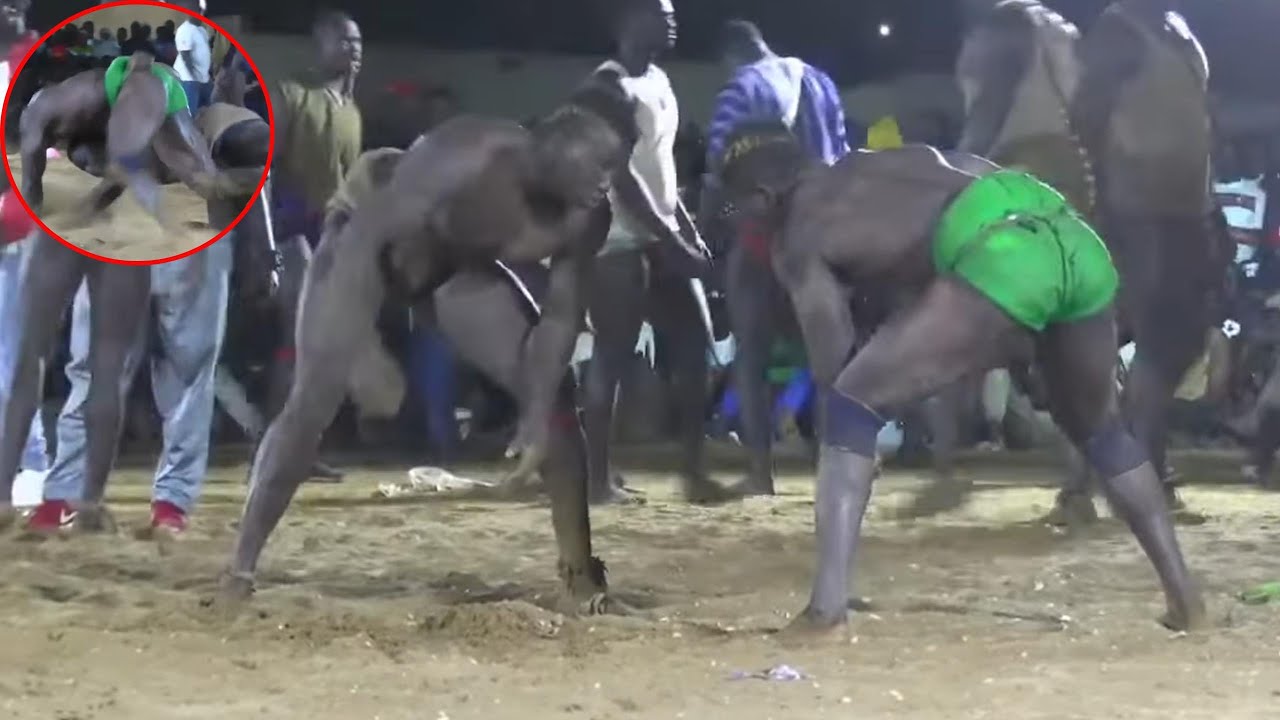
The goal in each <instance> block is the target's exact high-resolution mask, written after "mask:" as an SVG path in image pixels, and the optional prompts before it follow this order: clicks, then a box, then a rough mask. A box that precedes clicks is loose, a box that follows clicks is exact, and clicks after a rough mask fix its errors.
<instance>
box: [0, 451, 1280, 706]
mask: <svg viewBox="0 0 1280 720" xmlns="http://www.w3.org/2000/svg"><path fill="white" fill-rule="evenodd" d="M147 464H148V465H149V462H148V463H147ZM720 465H721V467H722V468H726V470H725V471H724V472H722V473H721V474H720V476H721V478H722V479H725V478H727V477H728V472H727V468H728V467H733V466H730V465H727V464H724V463H720ZM135 467H136V468H138V469H134V470H123V471H121V472H119V473H118V474H117V477H116V479H115V484H114V485H113V487H112V489H111V497H112V501H113V503H114V507H115V508H116V510H117V518H118V519H119V520H120V521H121V524H122V529H121V531H120V532H119V534H118V535H116V536H108V537H102V536H98V537H90V536H75V537H71V538H68V539H65V540H54V541H47V542H43V543H33V542H30V541H21V540H18V539H15V538H13V537H5V538H3V539H0V549H2V551H3V552H4V555H5V557H6V558H7V560H6V562H5V563H4V566H3V567H4V574H3V579H0V717H4V718H8V719H11V720H50V719H51V718H61V719H63V720H73V719H74V720H109V719H114V718H121V719H125V718H128V719H129V720H173V719H174V718H210V719H212V718H219V719H221V718H232V717H237V718H240V717H260V718H271V719H272V720H291V719H293V718H298V719H299V720H302V719H304V718H305V719H308V720H312V719H327V718H334V719H341V720H354V719H364V720H410V719H412V720H422V719H425V720H445V719H446V718H448V719H452V720H464V719H475V720H481V719H483V720H500V719H504V718H512V719H513V720H516V719H519V720H542V719H544V718H546V719H550V718H557V719H579V718H580V719H583V720H588V719H592V720H605V719H616V720H625V719H630V718H655V719H656V718H664V719H666V720H673V719H676V718H688V720H698V719H708V720H709V719H712V718H735V720H755V719H757V718H758V719H760V720H766V719H769V718H772V719H774V720H785V719H788V718H795V719H797V720H811V719H813V718H822V717H830V718H925V719H930V720H933V719H938V720H942V719H944V718H946V719H949V720H954V719H957V718H996V719H1000V720H1012V719H1015V718H1016V719H1017V720H1035V719H1040V718H1045V719H1048V718H1053V719H1059V718H1063V719H1065V718H1080V719H1086V718H1087V719H1089V720H1098V719H1099V718H1161V719H1162V720H1167V719H1169V718H1188V719H1190V718H1205V719H1206V720H1207V719H1209V718H1213V719H1215V720H1220V719H1230V720H1247V719H1250V718H1257V719H1259V720H1261V719H1262V718H1272V719H1274V718H1276V717H1278V715H1277V713H1278V712H1280V607H1276V606H1262V607H1248V606H1245V605H1242V604H1241V603H1240V602H1239V601H1237V600H1236V599H1235V598H1234V595H1235V594H1236V593H1237V592H1239V591H1240V590H1242V589H1244V588H1246V587H1250V586H1253V585H1256V584H1258V583H1262V582H1266V581H1273V580H1280V497H1277V496H1276V495H1274V494H1271V495H1268V494H1265V493H1263V492H1260V491H1256V490H1252V489H1248V488H1245V487H1242V486H1238V485H1231V484H1225V483H1226V479H1227V478H1229V477H1231V475H1232V472H1233V469H1234V466H1233V465H1229V464H1228V463H1226V462H1225V461H1216V462H1209V463H1207V464H1206V465H1205V467H1204V468H1202V469H1197V470H1195V471H1194V472H1192V473H1191V475H1192V476H1194V477H1200V478H1202V479H1208V480H1212V479H1214V478H1215V477H1216V478H1222V479H1223V481H1224V484H1208V485H1200V486H1197V487H1194V488H1191V489H1189V490H1187V492H1186V494H1185V496H1186V499H1187V501H1188V502H1189V504H1190V505H1191V506H1192V507H1193V508H1194V509H1196V510H1199V511H1200V512H1202V513H1203V517H1202V518H1200V519H1198V520H1192V521H1189V522H1185V523H1184V524H1182V525H1181V526H1180V528H1181V533H1182V539H1183V542H1184V544H1185V547H1186V549H1187V552H1188V555H1189V558H1190V561H1191V563H1192V565H1193V567H1194V568H1195V570H1196V571H1197V573H1198V574H1199V575H1200V577H1201V578H1202V579H1203V581H1204V584H1205V587H1206V591H1207V595H1208V599H1209V602H1210V605H1211V615H1212V618H1213V620H1214V624H1215V627H1214V628H1213V629H1212V630H1210V631H1207V632H1204V633H1200V634H1195V635H1191V636H1178V635H1175V634H1172V633H1169V632H1167V631H1165V630H1163V629H1162V628H1160V627H1159V626H1158V625H1157V624H1156V623H1155V621H1154V618H1155V617H1156V615H1157V614H1158V612H1159V611H1160V610H1161V603H1160V600H1159V594H1158V590H1157V583H1156V579H1155V577H1154V573H1153V572H1152V571H1150V570H1149V568H1148V567H1147V564H1146V562H1145V560H1143V558H1142V557H1141V556H1140V554H1139V552H1138V549H1137V547H1136V544H1135V543H1134V542H1133V541H1132V540H1131V539H1130V537H1129V536H1128V535H1127V533H1126V532H1125V531H1123V529H1122V528H1121V527H1119V526H1118V524H1117V523H1116V522H1114V521H1111V520H1107V521H1105V522H1104V523H1103V524H1102V525H1101V527H1100V528H1098V530H1097V531H1096V532H1093V533H1090V534H1088V535H1086V536H1080V537H1068V536H1065V535H1063V534H1061V533H1058V532H1055V531H1053V530H1051V529H1050V528H1047V527H1045V526H1044V525H1042V524H1040V523H1038V522H1036V518H1037V517H1039V516H1040V514H1042V513H1043V512H1044V511H1045V510H1046V508H1047V507H1048V506H1049V504H1050V503H1051V500H1052V490H1051V483H1052V481H1053V475H1052V468H1051V466H1050V465H1049V464H1048V463H1039V464H1036V463H1035V462H1030V461H1028V460H1026V459H998V460H980V461H978V464H973V463H971V464H969V465H967V466H965V469H964V472H965V473H967V474H968V475H970V476H971V477H973V478H974V479H976V480H978V481H979V482H980V486H979V491H978V492H977V494H976V495H975V496H974V499H973V501H972V503H971V504H969V505H968V506H966V507H965V508H963V509H962V510H959V511H957V512H953V513H949V514H946V515H943V516H939V517H936V518H932V519H928V520H922V521H914V522H909V523H903V522H900V521H898V520H895V519H893V510H894V508H895V507H898V506H901V505H902V504H904V503H905V501H906V499H907V497H908V493H909V492H911V491H912V490H914V489H915V488H918V487H919V486H920V483H921V479H922V476H921V475H920V474H918V473H911V472H904V471H890V472H889V473H888V474H887V476H886V477H885V478H884V480H883V481H882V482H881V483H880V484H879V486H878V488H877V492H876V495H875V498H874V501H873V508H872V511H871V516H870V519H869V522H868V525H867V529H866V534H867V536H868V540H867V542H866V545H865V551H864V553H863V554H862V557H861V559H860V562H859V568H858V581H859V585H858V587H859V592H860V594H862V595H866V596H868V597H869V598H870V599H871V601H872V603H873V611H872V612H868V613H863V614H861V615H859V616H857V617H856V619H855V620H854V622H853V625H852V628H851V633H852V641H851V642H847V643H844V642H841V643H835V644H828V645H821V646H809V647H793V646H789V645H786V644H783V643H780V642H779V640H778V639H776V638H773V637H770V635H769V631H770V630H771V629H773V628H777V627H779V626H781V625H782V624H784V623H785V622H786V619H787V618H786V613H788V612H794V611H797V610H799V609H800V608H801V606H802V605H803V603H804V600H805V597H806V593H807V582H808V579H809V574H810V562H811V556H810V552H811V549H812V546H813V541H812V537H811V528H812V514H813V507H812V500H811V491H810V480H809V476H808V473H806V472H796V473H791V474H788V475H786V476H785V478H784V482H783V484H782V489H783V491H784V494H783V495H782V496H781V497H780V498H778V499H776V500H768V501H752V502H747V503H744V504H735V505H729V506H726V507H720V508H698V507H690V506H687V505H684V504H682V503H680V502H678V501H677V500H676V498H674V497H673V495H672V487H673V483H672V479H671V477H670V475H669V474H668V473H662V472H659V473H655V472H640V471H638V470H634V469H633V470H632V471H631V472H630V473H629V478H630V480H631V481H632V482H633V483H635V484H636V485H638V486H640V487H642V488H643V489H645V490H646V491H647V493H648V494H647V503H646V504H644V505H641V506H633V507H619V508H606V509H601V510H596V511H595V512H594V514H593V519H594V524H595V530H596V538H597V550H598V552H599V553H600V554H601V555H602V556H603V558H604V559H605V561H606V562H607V563H609V569H610V572H611V579H612V581H613V587H614V589H615V591H616V592H617V594H618V595H619V596H620V597H621V598H623V599H624V600H626V601H628V602H630V603H631V604H632V605H634V606H637V607H639V608H641V609H642V610H643V611H644V614H643V615H642V616H640V617H634V618H591V619H584V620H569V619H565V618H563V617H560V616H558V615H555V614H553V613H551V612H548V611H546V610H544V609H542V608H541V607H540V606H539V603H540V602H545V601H544V600H543V598H544V596H545V594H546V593H549V592H552V591H553V590H554V589H555V583H554V580H553V571H554V561H555V553H554V546H553V543H552V536H551V528H550V522H549V514H548V510H547V508H546V507H545V505H544V504H542V503H538V502H531V503H501V502H490V501H483V500H478V499H456V498H455V499H439V498H436V499H414V500H410V501H388V500H379V499H373V498H372V497H371V496H372V494H373V490H374V487H375V485H376V483H377V482H379V481H387V480H393V481H395V480H402V479H403V477H404V473H403V470H402V469H394V470H391V469H388V470H377V469H370V470H361V469H358V468H355V469H354V472H353V473H352V475H351V476H350V478H351V479H350V481H349V482H348V483H346V484H345V485H342V486H336V487H333V486H331V487H325V486H308V487H306V488H304V490H303V491H302V492H301V493H300V495H299V497H298V499H297V500H296V501H295V503H294V505H293V507H292V509H291V512H290V513H289V514H288V515H286V517H285V520H284V521H283V523H282V526H281V528H280V530H279V531H278V532H277V534H276V535H275V537H274V538H273V542H272V543H271V544H270V545H269V546H268V549H267V553H266V555H265V557H264V561H263V565H262V569H261V573H260V588H261V589H260V591H259V593H258V595H257V596H256V597H255V599H254V601H253V605H252V610H251V611H250V612H247V613H246V614H245V615H244V616H242V617H240V618H239V619H237V620H235V621H231V622H227V621H223V620H218V619H216V618H214V617H212V616H211V614H210V613H209V612H208V611H206V610H204V609H203V608H202V607H201V603H200V600H201V598H202V597H206V596H208V594H209V593H210V591H211V590H212V588H213V587H214V580H215V576H216V574H217V573H218V571H219V570H220V569H221V567H222V566H223V563H224V562H225V560H226V558H227V554H228V552H229V551H230V547H231V543H232V541H233V537H234V536H233V533H234V523H235V521H236V519H237V517H238V514H239V511H240V506H241V502H242V497H243V490H242V487H241V485H240V480H241V479H242V478H243V476H244V468H243V467H227V468H222V469H215V470H213V471H211V473H210V478H209V483H210V484H209V485H208V487H207V494H206V498H205V501H204V503H203V505H202V506H201V509H200V513H199V515H198V516H197V518H196V520H195V524H194V527H193V530H192V532H191V533H190V536H189V537H188V538H186V539H185V540H184V541H183V542H181V543H179V544H177V545H176V546H175V547H174V548H172V550H171V551H170V552H169V553H168V554H161V553H160V552H158V548H157V547H156V546H155V545H152V544H149V543H146V542H142V541H139V540H136V539H134V538H133V537H132V536H131V535H130V532H129V529H128V526H129V525H131V524H132V525H136V524H138V523H141V522H143V521H144V519H145V513H146V506H145V501H146V499H147V496H148V491H149V490H148V487H147V485H146V484H145V483H146V481H147V478H149V472H150V471H149V470H146V469H142V465H135ZM1184 469H1186V468H1185V467H1184ZM480 472H482V471H478V472H477V475H478V476H482V475H480ZM782 663H785V664H788V665H791V666H793V667H795V668H797V669H799V670H801V671H803V672H805V673H807V674H809V675H810V676H811V677H810V678H809V679H806V680H801V681H797V682H766V681H761V680H740V681H734V680H731V679H730V677H731V674H732V673H734V672H735V671H738V670H745V671H754V670H761V669H764V668H768V667H771V666H774V665H778V664H782Z"/></svg>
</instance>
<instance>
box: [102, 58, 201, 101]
mask: <svg viewBox="0 0 1280 720" xmlns="http://www.w3.org/2000/svg"><path fill="white" fill-rule="evenodd" d="M129 59H130V58H128V57H118V58H116V59H115V60H112V61H111V65H109V66H108V67H107V76H106V78H104V79H105V81H106V86H107V104H108V105H109V106H111V107H115V106H116V99H117V98H119V97H120V88H122V87H124V79H125V76H127V75H128V74H129ZM151 74H152V75H155V76H156V77H158V78H160V82H162V83H164V93H165V98H166V101H167V104H166V106H165V109H164V114H165V115H172V114H174V113H176V112H178V111H179V110H186V109H187V93H186V91H185V90H183V89H182V82H181V81H179V80H178V76H177V74H175V73H174V71H173V68H170V67H169V66H168V65H164V64H162V63H159V62H155V63H152V65H151Z"/></svg>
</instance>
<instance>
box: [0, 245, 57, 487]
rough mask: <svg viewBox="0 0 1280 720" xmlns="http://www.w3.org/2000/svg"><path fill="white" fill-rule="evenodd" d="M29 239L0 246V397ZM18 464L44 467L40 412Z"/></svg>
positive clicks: (5, 388)
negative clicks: (20, 462) (20, 461)
mask: <svg viewBox="0 0 1280 720" xmlns="http://www.w3.org/2000/svg"><path fill="white" fill-rule="evenodd" d="M31 242H32V239H31V238H27V239H26V240H21V241H19V242H15V243H10V244H8V245H5V246H3V247H0V398H3V397H4V396H6V395H8V394H9V381H10V379H11V378H12V376H13V366H14V364H15V363H16V362H17V360H18V341H19V337H20V335H21V333H22V322H21V320H22V318H23V317H24V316H25V315H26V313H25V312H24V311H23V308H22V305H21V302H22V267H23V264H24V258H25V256H26V255H27V254H29V253H30V248H31ZM22 467H23V468H25V469H27V470H46V469H48V467H49V455H48V453H47V452H46V449H45V442H44V425H43V424H42V423H41V422H40V413H39V412H36V416H35V417H34V418H33V419H32V420H31V430H30V431H29V432H28V434H27V445H26V447H25V448H23V451H22Z"/></svg>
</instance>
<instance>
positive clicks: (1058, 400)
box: [1038, 311, 1206, 630]
mask: <svg viewBox="0 0 1280 720" xmlns="http://www.w3.org/2000/svg"><path fill="white" fill-rule="evenodd" d="M1115 333H1116V331H1115V322H1114V315H1113V314H1112V313H1111V312H1110V311H1106V312H1103V313H1100V314H1098V315H1096V316H1094V317H1091V318H1088V319H1085V320H1081V321H1079V322H1074V323H1064V324H1060V325H1055V326H1051V327H1050V328H1049V329H1047V330H1046V331H1045V333H1044V334H1043V336H1042V338H1041V341H1040V345H1039V352H1038V355H1039V362H1040V365H1041V367H1042V368H1043V369H1044V373H1045V380H1046V382H1047V385H1048V390H1049V397H1050V405H1051V407H1052V408H1053V415H1054V418H1055V420H1056V421H1057V422H1058V424H1059V425H1060V426H1061V427H1062V429H1063V431H1064V432H1065V433H1066V434H1067V436H1068V437H1070V438H1071V439H1072V441H1073V442H1075V443H1076V445H1077V446H1078V447H1079V448H1080V451H1081V453H1082V454H1083V455H1084V457H1085V458H1086V459H1087V460H1088V461H1089V464H1090V465H1091V466H1092V467H1093V468H1094V469H1095V470H1097V472H1098V474H1099V475H1100V476H1101V477H1102V478H1103V486H1104V488H1105V489H1106V492H1107V498H1108V500H1109V501H1110V502H1111V506H1112V507H1113V508H1114V509H1115V511H1116V514H1117V515H1118V516H1119V517H1120V518H1121V519H1122V520H1124V521H1125V523H1126V524H1128V526H1129V528H1130V530H1132V531H1133V534H1134V535H1135V536H1136V537H1137V539H1138V543H1139V544H1140V545H1141V546H1142V549H1143V551H1144V552H1146V554H1147V557H1148V558H1149V559H1150V561H1151V563H1152V565H1154V566H1155V569H1156V572H1157V573H1158V574H1159V576H1160V583H1161V585H1162V586H1163V587H1164V594H1165V601H1166V603H1167V605H1168V612H1167V613H1166V615H1165V616H1164V617H1163V618H1162V619H1161V621H1162V622H1163V623H1164V624H1165V625H1167V626H1168V627H1170V628H1172V629H1175V630H1187V629H1194V628H1197V627H1199V626H1201V625H1202V624H1203V623H1204V622H1205V619H1206V618H1205V607H1204V599H1203V597H1202V596H1201V595H1200V591H1199V588H1197V587H1196V585H1195V583H1194V582H1193V581H1192V579H1191V575H1190V573H1189V572H1188V571H1187V567H1186V563H1185V561H1184V560H1183V557H1182V550H1181V549H1180V548H1179V547H1178V538H1177V534H1176V533H1175V532H1174V528H1173V519H1172V517H1171V516H1170V514H1169V508H1168V506H1167V504H1166V503H1165V499H1164V494H1163V492H1162V488H1161V482H1160V478H1159V476H1158V474H1157V473H1156V470H1155V468H1154V467H1152V464H1151V462H1150V461H1149V460H1148V459H1147V452H1146V450H1145V449H1144V448H1143V446H1142V445H1141V444H1140V443H1139V442H1138V441H1137V440H1136V438H1135V437H1134V436H1133V435H1132V434H1131V433H1130V432H1129V431H1128V429H1127V428H1126V427H1125V425H1124V422H1123V420H1122V419H1121V416H1120V412H1119V407H1118V404H1117V402H1116V391H1115V370H1114V368H1115V363H1116V355H1115V351H1114V348H1115V347H1116V343H1115Z"/></svg>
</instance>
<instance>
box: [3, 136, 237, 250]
mask: <svg viewBox="0 0 1280 720" xmlns="http://www.w3.org/2000/svg"><path fill="white" fill-rule="evenodd" d="M9 164H10V167H11V168H12V170H13V175H14V177H15V178H20V177H21V174H22V162H21V160H20V158H19V157H18V156H17V155H16V154H14V155H10V156H9ZM97 182H98V179H97V178H95V177H93V176H91V175H89V174H88V173H85V172H83V171H81V170H80V169H79V168H77V167H76V166H75V165H72V164H71V162H70V161H68V160H66V159H65V158H54V159H51V160H49V165H48V167H47V168H46V170H45V174H44V197H45V212H44V214H43V215H42V216H41V219H42V220H44V221H45V223H46V224H47V225H48V226H49V227H50V228H51V229H53V230H54V232H56V233H58V235H60V236H61V237H63V238H64V239H66V240H68V241H69V242H71V243H73V244H75V245H76V246H78V247H81V248H84V249H85V250H88V251H89V252H91V253H93V254H95V255H102V256H104V257H109V258H115V259H117V260H157V259H164V258H171V257H174V256H177V255H181V254H182V253H184V252H187V251H188V250H190V249H192V248H195V247H199V246H201V245H203V244H204V243H206V242H208V241H209V240H210V238H212V237H213V236H214V234H215V233H214V232H213V231H212V230H211V229H210V228H209V217H208V211H207V209H206V206H205V201H204V200H202V199H200V197H199V196H197V195H196V194H195V193H193V192H191V191H190V190H188V189H187V188H186V187H185V186H182V185H166V186H165V187H164V188H163V192H164V200H163V208H164V211H165V213H166V214H167V216H168V217H169V218H170V222H171V224H173V225H174V227H177V228H179V231H178V232H173V233H171V232H166V231H165V230H164V229H163V228H161V227H160V225H159V223H157V222H156V221H155V219H154V218H152V217H151V216H150V215H149V214H147V213H146V212H145V211H143V209H142V207H141V206H139V205H138V203H137V201H136V200H134V198H133V194H132V193H129V192H126V193H125V194H124V197H122V198H120V199H119V200H117V201H116V203H115V204H114V205H112V206H111V208H110V209H109V210H108V213H107V216H106V217H104V218H100V219H99V220H98V221H96V222H95V223H93V225H91V226H89V227H82V228H74V227H73V221H72V213H73V211H74V210H75V208H77V207H79V206H80V204H81V203H82V202H83V201H84V199H85V198H86V197H88V194H89V191H90V190H91V189H92V188H93V186H94V185H96V184H97Z"/></svg>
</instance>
